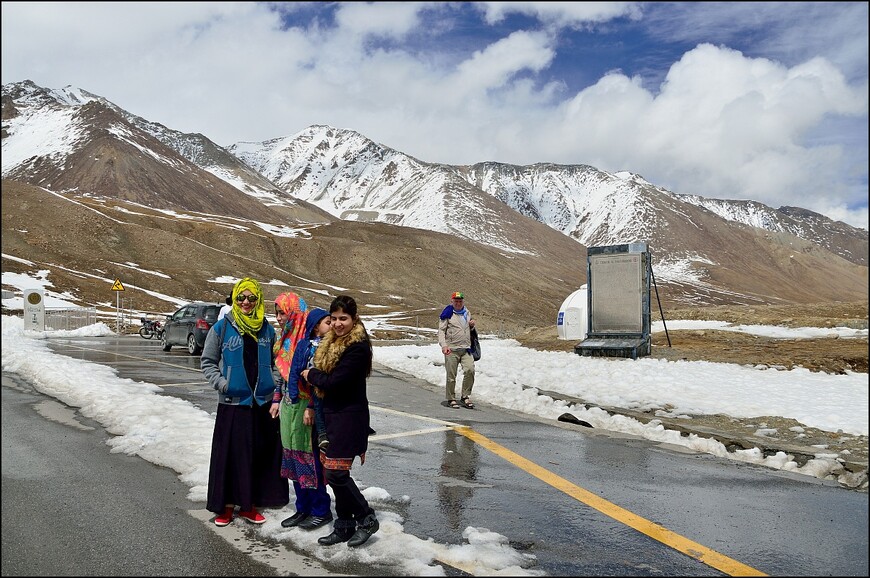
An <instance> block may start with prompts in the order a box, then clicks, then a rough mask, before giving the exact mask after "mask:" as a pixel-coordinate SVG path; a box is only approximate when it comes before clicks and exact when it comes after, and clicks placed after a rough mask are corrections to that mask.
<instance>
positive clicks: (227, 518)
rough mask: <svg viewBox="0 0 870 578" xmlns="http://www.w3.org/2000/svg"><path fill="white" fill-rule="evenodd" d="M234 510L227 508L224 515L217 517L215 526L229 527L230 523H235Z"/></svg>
mask: <svg viewBox="0 0 870 578" xmlns="http://www.w3.org/2000/svg"><path fill="white" fill-rule="evenodd" d="M233 509H234V508H229V507H227V508H226V509H224V513H223V514H218V515H217V516H215V518H214V525H215V526H229V524H230V522H232V521H233Z"/></svg>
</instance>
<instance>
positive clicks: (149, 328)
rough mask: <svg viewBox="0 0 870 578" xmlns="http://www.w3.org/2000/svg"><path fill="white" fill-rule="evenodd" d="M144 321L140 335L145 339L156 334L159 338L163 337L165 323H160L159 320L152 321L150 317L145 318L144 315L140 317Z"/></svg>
mask: <svg viewBox="0 0 870 578" xmlns="http://www.w3.org/2000/svg"><path fill="white" fill-rule="evenodd" d="M140 321H141V322H142V327H140V328H139V336H140V337H142V338H144V339H151V338H152V337H154V336H155V335H156V336H157V339H163V331H164V329H163V325H161V324H160V322H159V321H151V320H149V319H145V318H144V317H142V318H140Z"/></svg>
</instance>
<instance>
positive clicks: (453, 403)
mask: <svg viewBox="0 0 870 578" xmlns="http://www.w3.org/2000/svg"><path fill="white" fill-rule="evenodd" d="M447 406H448V407H450V408H451V409H459V404H458V403H456V400H455V399H451V400H448V401H447Z"/></svg>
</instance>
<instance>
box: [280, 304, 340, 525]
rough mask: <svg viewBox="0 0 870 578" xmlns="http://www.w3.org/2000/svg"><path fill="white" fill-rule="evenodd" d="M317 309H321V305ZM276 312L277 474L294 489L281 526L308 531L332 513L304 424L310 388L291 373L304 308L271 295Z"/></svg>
mask: <svg viewBox="0 0 870 578" xmlns="http://www.w3.org/2000/svg"><path fill="white" fill-rule="evenodd" d="M315 311H318V312H323V313H325V311H323V310H322V309H315ZM275 316H276V317H277V318H278V324H279V325H280V328H279V329H280V331H281V338H280V339H278V340H277V341H276V342H275V365H276V367H277V369H278V371H279V373H280V379H279V380H278V387H276V388H275V393H274V395H273V397H272V407H271V408H270V410H269V413H270V414H271V415H272V417H273V418H275V417H280V429H281V446H282V455H281V476H282V477H285V478H287V479H288V480H290V481H292V482H293V487H294V489H295V490H296V513H295V514H294V515H293V516H290V517H289V518H287V519H286V520H284V521H282V522H281V525H282V526H283V527H285V528H291V527H294V526H299V527H301V528H303V529H306V530H312V529H314V528H317V527H319V526H322V525H324V524H326V523H328V522H329V521H331V520H332V514H331V512H330V499H329V495H328V494H327V493H326V482H325V481H324V480H323V473H322V468H321V467H320V463H319V460H318V459H317V455H316V454H315V452H314V446H313V442H312V429H311V425H310V424H308V423H306V416H305V412H306V411H309V412H311V411H312V410H311V409H310V408H309V403H310V402H311V401H312V400H311V392H310V388H305V390H300V382H299V369H298V368H297V370H296V372H295V373H294V372H293V358H294V354H295V353H296V349H297V348H298V347H299V346H300V343H302V344H306V343H307V342H308V340H307V339H306V338H307V337H308V335H306V331H310V327H307V323H306V322H307V321H308V317H309V311H308V306H307V305H306V303H305V300H304V299H302V298H301V297H299V296H298V295H297V294H296V293H290V292H288V293H282V294H280V295H278V297H276V298H275ZM320 317H322V315H320ZM318 321H319V320H318ZM305 347H307V345H305ZM301 353H304V352H301ZM296 357H299V355H297V356H296ZM310 420H311V418H310V417H309V419H308V421H310Z"/></svg>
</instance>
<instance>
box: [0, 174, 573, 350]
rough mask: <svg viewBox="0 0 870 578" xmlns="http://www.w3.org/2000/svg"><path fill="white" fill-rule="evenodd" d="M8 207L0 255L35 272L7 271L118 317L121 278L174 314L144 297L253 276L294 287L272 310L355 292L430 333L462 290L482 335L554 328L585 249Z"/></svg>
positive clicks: (374, 310) (46, 197)
mask: <svg viewBox="0 0 870 578" xmlns="http://www.w3.org/2000/svg"><path fill="white" fill-rule="evenodd" d="M2 202H3V240H2V246H3V253H4V254H6V255H10V256H13V257H17V258H19V259H27V260H30V261H32V262H34V264H33V265H32V266H29V265H26V264H23V263H20V262H18V261H15V260H12V259H4V260H3V270H4V271H21V272H24V271H29V272H35V271H38V270H41V269H48V270H49V271H50V274H49V276H48V280H49V281H50V282H51V283H52V284H53V290H55V291H58V292H62V291H68V292H69V293H70V294H71V295H72V296H74V297H75V298H76V299H78V300H79V301H81V302H82V303H83V304H99V305H101V306H103V307H106V306H108V307H112V306H114V298H115V295H114V294H113V292H112V291H111V290H110V289H111V281H112V280H113V279H114V278H120V279H121V280H122V282H123V283H124V285H125V287H126V291H125V292H124V294H123V297H124V298H125V299H126V300H133V303H132V307H133V308H136V309H139V310H145V311H154V312H171V311H172V310H174V309H175V304H174V303H172V302H168V301H166V300H164V299H161V298H159V297H158V296H154V295H150V294H148V293H147V292H146V291H152V292H156V293H159V294H162V295H168V296H172V297H177V298H179V299H182V300H194V299H205V300H212V301H222V300H223V298H224V296H225V295H226V293H227V291H228V290H229V289H230V287H231V285H230V284H229V283H228V282H222V283H218V282H213V280H215V279H218V278H221V277H241V276H252V277H255V278H257V279H259V280H261V281H262V282H264V283H269V282H271V281H273V280H274V281H276V282H281V283H284V284H286V285H278V284H275V285H266V286H265V287H264V289H265V292H266V297H267V299H274V297H275V296H276V295H277V294H278V293H279V292H281V291H283V290H288V289H291V290H294V291H297V292H299V294H300V295H302V296H303V297H305V298H306V299H307V300H309V301H310V302H311V303H312V304H313V305H320V306H324V305H328V303H329V300H330V299H331V297H332V296H334V295H336V294H338V293H340V292H343V291H346V292H349V293H351V294H354V295H356V296H357V297H358V298H359V301H360V303H361V304H364V308H363V313H364V314H366V315H371V314H379V313H388V312H398V313H401V314H402V315H404V319H405V321H404V322H405V323H407V324H409V325H411V326H414V325H415V324H417V323H419V325H420V326H421V327H434V325H435V320H436V319H437V312H439V311H440V309H441V308H442V307H443V306H444V305H445V304H446V303H447V302H448V300H449V294H450V292H451V291H455V290H462V291H465V292H466V293H467V294H468V305H469V307H470V308H472V310H473V311H474V312H475V316H476V317H478V319H479V320H480V322H481V324H482V326H485V327H487V328H488V330H489V331H492V332H502V333H508V332H510V333H514V332H517V331H519V330H520V329H521V328H522V327H526V326H531V325H544V324H551V323H554V322H555V318H556V314H557V312H558V308H559V306H560V305H561V302H562V300H563V299H564V297H565V296H566V295H568V294H569V293H570V292H572V291H573V290H574V289H575V288H576V287H577V286H579V285H580V284H581V283H582V282H583V276H582V275H583V273H585V258H586V256H585V252H583V251H582V250H578V249H582V247H580V246H579V245H578V244H577V243H575V242H574V241H571V240H570V239H568V238H567V237H564V236H560V235H556V236H555V237H554V239H555V241H554V242H553V246H552V248H551V249H549V252H548V253H545V254H543V255H540V256H532V255H523V254H507V253H502V252H500V251H497V250H495V249H492V248H490V247H486V246H482V245H477V244H474V243H470V242H468V241H463V240H460V239H458V238H456V237H453V236H451V235H445V234H440V233H433V232H429V231H422V230H417V229H407V228H402V227H395V226H391V225H385V224H375V223H371V224H369V223H354V222H336V223H332V224H326V225H321V226H312V227H310V228H308V229H307V230H305V231H300V233H299V236H297V237H295V238H289V237H278V236H272V235H267V234H266V233H265V232H264V231H263V230H262V229H261V228H260V227H258V226H256V224H254V223H252V222H248V221H245V220H233V219H229V218H221V219H214V220H210V221H202V220H193V219H174V218H167V217H166V216H165V215H163V214H161V213H159V212H157V211H153V212H150V214H149V211H147V210H144V209H142V208H140V207H136V208H135V213H131V212H129V211H130V209H131V207H130V206H128V205H126V204H125V203H117V204H115V203H112V204H106V203H105V202H101V201H97V200H94V199H74V200H70V199H66V198H64V197H61V196H59V195H53V194H51V193H48V192H46V191H44V190H42V189H39V188H37V187H32V186H29V185H24V184H21V183H16V182H11V181H3V187H2ZM119 208H122V209H124V210H119ZM273 224H274V225H275V226H278V225H281V224H282V223H273ZM124 264H128V265H129V264H133V265H132V266H126V267H125V266H123V265H124ZM155 272H159V273H162V274H163V275H166V276H168V278H167V277H163V276H160V275H157V274H156V273H155Z"/></svg>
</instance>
